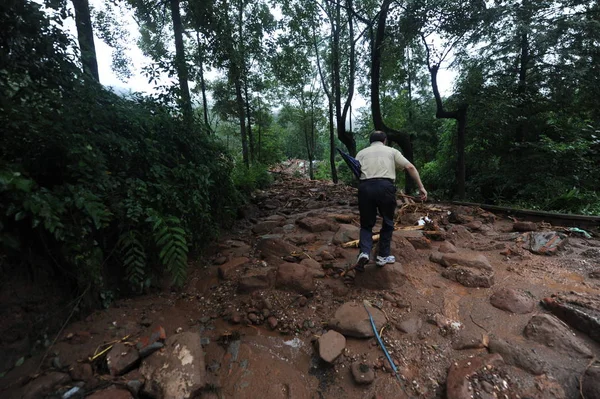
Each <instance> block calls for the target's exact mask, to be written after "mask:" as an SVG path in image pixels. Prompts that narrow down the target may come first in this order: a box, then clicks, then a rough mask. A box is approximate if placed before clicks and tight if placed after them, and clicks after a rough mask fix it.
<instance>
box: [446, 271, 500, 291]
mask: <svg viewBox="0 0 600 399" xmlns="http://www.w3.org/2000/svg"><path fill="white" fill-rule="evenodd" d="M442 276H443V277H445V278H447V279H448V280H452V281H456V282H457V283H459V284H462V285H464V286H465V287H483V288H489V287H491V286H492V285H494V273H492V272H489V271H483V270H479V269H473V268H470V267H460V266H451V267H448V268H446V269H445V270H444V271H443V272H442Z"/></svg>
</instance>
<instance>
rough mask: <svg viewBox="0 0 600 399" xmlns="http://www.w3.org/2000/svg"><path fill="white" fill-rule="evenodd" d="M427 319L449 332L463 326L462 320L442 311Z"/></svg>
mask: <svg viewBox="0 0 600 399" xmlns="http://www.w3.org/2000/svg"><path fill="white" fill-rule="evenodd" d="M427 321H428V322H429V323H431V324H434V325H436V326H438V327H439V328H441V329H442V330H446V331H449V332H457V331H459V330H460V329H461V328H463V325H462V323H461V322H460V321H455V320H452V319H450V318H448V317H446V316H444V315H443V314H441V313H436V314H434V315H433V316H431V317H429V318H428V320H427Z"/></svg>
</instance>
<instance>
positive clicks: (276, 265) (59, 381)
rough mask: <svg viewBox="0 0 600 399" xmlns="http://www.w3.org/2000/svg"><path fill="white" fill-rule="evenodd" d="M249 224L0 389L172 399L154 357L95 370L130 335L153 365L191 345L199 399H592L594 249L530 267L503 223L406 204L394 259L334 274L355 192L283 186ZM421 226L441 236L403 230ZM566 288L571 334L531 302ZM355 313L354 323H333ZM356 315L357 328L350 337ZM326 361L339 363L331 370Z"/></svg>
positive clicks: (257, 207)
mask: <svg viewBox="0 0 600 399" xmlns="http://www.w3.org/2000/svg"><path fill="white" fill-rule="evenodd" d="M243 216H244V218H243V219H241V220H240V221H239V223H237V225H236V226H235V227H234V228H233V229H232V231H230V232H229V233H228V234H227V236H226V237H223V238H222V240H221V241H220V242H219V244H218V245H216V246H215V247H214V248H213V249H212V250H211V251H210V253H209V254H208V255H207V257H206V258H205V259H202V260H199V261H198V262H197V263H196V264H194V265H193V267H192V271H191V274H190V276H189V279H188V284H187V285H186V286H185V288H184V289H183V290H182V291H180V292H163V293H158V294H153V295H148V296H144V297H140V298H134V299H126V300H120V301H117V302H116V303H115V304H114V306H113V307H111V308H110V309H108V310H106V311H98V312H96V313H94V314H93V315H90V316H89V317H88V318H87V319H86V320H84V321H80V322H76V323H73V324H71V325H69V326H68V327H67V328H66V329H65V330H64V331H63V332H62V334H61V336H59V339H58V340H57V342H56V344H55V345H54V346H53V348H52V349H51V350H50V351H49V355H48V356H47V358H46V360H45V361H44V363H43V364H42V367H41V368H40V370H38V365H39V364H40V361H41V358H40V356H34V357H31V358H29V359H27V360H26V361H25V363H24V364H23V365H21V366H19V367H17V368H15V369H14V370H13V371H11V372H10V373H8V374H7V375H6V376H5V377H4V378H2V379H0V389H3V391H0V396H1V397H3V398H11V397H51V398H62V397H65V394H66V393H67V392H69V390H71V391H73V390H74V389H75V388H77V389H75V391H76V394H77V395H79V396H72V397H82V396H83V395H91V394H94V395H96V396H94V398H102V397H106V398H109V397H123V398H126V397H131V395H137V396H138V397H140V398H147V397H169V396H168V395H165V394H164V391H162V392H163V393H162V394H161V393H156V392H160V389H162V388H160V387H158V388H157V386H154V387H152V386H151V385H152V383H151V382H149V381H148V378H147V376H144V372H146V371H147V369H148V367H149V366H147V364H146V365H145V362H146V363H147V362H148V359H152V358H153V357H156V356H157V355H156V354H153V355H150V356H149V357H148V358H146V359H144V360H143V361H142V360H141V359H139V358H136V359H135V361H134V362H132V363H131V365H130V366H128V367H126V368H127V370H125V368H124V369H123V370H122V373H120V372H119V373H116V374H122V375H120V376H116V377H113V376H111V375H110V374H109V369H108V368H107V366H106V357H105V356H100V357H98V358H97V359H96V360H94V361H93V362H90V361H89V357H90V356H91V355H93V354H94V352H95V351H96V350H97V348H99V347H101V345H103V344H105V343H107V342H111V341H114V340H120V339H122V338H123V337H127V339H125V340H124V342H126V343H131V345H125V347H124V348H126V349H124V350H125V351H129V350H130V348H132V347H133V344H135V343H136V342H138V341H139V338H140V337H144V336H150V335H151V333H152V331H155V330H156V329H157V328H159V327H163V328H164V330H165V333H166V336H167V343H165V346H164V348H163V349H161V350H160V351H158V352H156V353H161V352H162V353H165V352H168V350H169V349H168V348H169V346H168V342H169V341H168V339H169V337H178V336H180V335H182V336H183V335H184V334H185V333H186V332H191V333H194V334H195V335H197V336H198V337H201V345H202V348H201V352H203V353H204V359H203V360H204V362H203V363H202V367H203V368H204V367H205V368H206V370H207V373H206V376H205V377H204V378H205V380H204V381H203V382H202V383H201V384H200V385H202V386H204V388H203V389H200V390H196V391H194V392H193V394H194V395H195V397H201V398H215V397H221V398H257V397H263V398H350V399H352V398H369V399H371V398H402V397H419V398H443V397H449V398H496V397H497V398H505V397H506V398H519V397H520V398H540V399H541V398H576V397H579V391H580V388H581V387H580V377H581V376H582V375H585V376H586V377H587V379H586V378H584V383H583V385H582V386H583V388H584V394H585V393H588V394H587V396H586V398H588V399H589V398H593V397H594V396H593V395H594V394H598V393H599V392H600V384H599V383H598V379H597V378H595V377H594V376H595V375H598V374H594V373H597V370H596V369H597V367H596V364H595V363H594V362H593V361H592V360H593V358H594V356H595V357H600V345H599V343H598V341H597V340H598V338H600V337H595V338H596V339H597V340H596V341H594V340H593V339H592V338H591V337H590V336H592V337H594V333H593V332H592V333H590V332H589V331H588V330H589V329H588V330H586V328H588V327H589V326H591V327H590V328H592V329H593V328H595V327H596V326H598V325H600V324H593V322H594V318H595V317H596V322H598V321H599V320H600V318H598V317H597V316H599V315H600V313H598V310H599V309H600V308H598V307H595V306H596V305H597V304H598V303H600V300H599V299H598V298H600V296H599V294H600V283H599V282H600V280H598V279H594V278H592V277H594V276H597V274H598V269H599V268H600V265H599V264H598V261H599V259H600V242H599V241H597V240H593V239H585V238H579V237H575V236H571V237H569V238H568V242H567V243H566V244H564V248H563V249H562V250H561V251H559V252H558V254H557V255H555V256H543V255H536V254H533V253H531V252H529V251H527V250H525V249H523V248H522V245H521V244H520V243H519V240H521V239H522V237H523V236H522V233H518V232H517V233H515V232H513V221H511V220H508V219H502V218H500V217H496V216H495V215H492V214H490V213H488V212H483V211H481V210H479V209H473V208H466V207H449V206H444V205H441V204H427V205H408V206H404V207H402V206H401V207H399V209H398V212H397V219H398V228H399V229H400V230H398V231H396V232H395V233H394V240H393V245H392V253H393V254H394V255H395V256H396V258H397V260H398V262H397V263H396V264H394V265H386V267H384V268H383V269H378V268H376V267H375V265H374V264H371V265H368V266H367V270H366V272H365V273H361V274H359V275H355V273H354V272H349V273H347V274H345V275H344V276H341V272H342V271H343V270H345V269H347V268H348V267H349V266H350V265H352V263H353V261H354V260H355V258H356V255H357V250H356V249H354V248H344V247H343V246H342V244H343V243H346V242H348V241H352V240H354V239H357V238H358V213H357V206H356V193H355V190H354V189H352V188H350V187H345V186H336V185H333V184H328V183H324V182H318V181H307V180H302V179H297V178H293V177H291V176H287V175H285V174H278V175H277V179H276V182H275V184H273V186H272V187H270V188H269V189H268V190H267V191H265V192H260V193H257V195H256V196H255V198H254V201H253V203H252V204H250V205H248V206H247V207H246V208H245V209H244V211H243ZM424 216H428V217H429V218H431V219H432V220H433V222H434V223H433V224H432V225H428V227H427V228H428V229H429V228H431V229H437V231H438V232H441V235H442V236H443V239H441V240H430V239H428V238H427V237H436V238H438V236H439V235H435V234H428V233H424V232H423V231H419V230H411V229H407V228H411V226H414V225H415V222H416V221H417V220H419V219H420V218H422V217H424ZM544 227H545V229H544V230H545V231H556V230H557V229H556V228H553V227H552V226H544ZM376 230H377V228H376ZM558 230H560V229H558ZM432 260H434V261H432ZM594 273H596V274H594ZM457 281H459V282H457ZM572 291H573V292H577V293H580V294H581V295H580V296H579V297H577V298H576V299H573V298H571V297H569V298H570V299H568V300H567V299H561V298H558V299H557V300H558V301H559V302H560V301H563V302H564V303H569V304H573V303H576V305H577V306H576V310H577V309H579V310H581V309H583V314H587V315H588V316H589V317H588V319H585V317H584V319H585V320H587V321H586V322H582V321H581V318H579V319H577V320H573V317H570V316H569V314H567V316H565V314H566V313H565V311H564V308H556V309H559V310H557V311H555V313H556V314H558V315H561V318H562V319H563V320H567V321H570V323H569V324H570V326H568V325H567V324H565V323H563V322H561V321H559V320H558V319H557V318H556V317H554V316H551V315H550V311H549V310H547V309H546V308H544V307H542V305H541V304H540V301H541V300H542V299H543V298H546V297H550V296H551V295H553V294H559V293H569V292H572ZM493 295H495V298H494V299H493V300H491V297H492V296H493ZM565 298H566V297H565ZM364 300H368V301H369V302H370V303H371V304H373V305H374V307H372V308H371V310H372V311H373V312H377V314H380V317H382V321H381V323H380V324H379V325H378V330H379V331H380V332H381V334H382V337H383V340H384V343H385V345H386V348H387V350H388V351H389V353H390V355H391V357H392V359H393V360H394V362H395V363H396V366H397V370H398V375H397V377H398V379H397V378H395V376H394V375H393V373H392V372H391V367H390V364H389V363H388V362H387V360H386V359H385V356H384V353H383V352H382V350H381V348H380V347H379V346H378V345H377V341H376V339H375V338H373V337H367V338H355V336H356V334H362V332H357V331H359V330H361V328H363V329H364V323H365V315H366V312H365V310H364V307H363V301H364ZM492 302H494V305H492ZM563 302H560V303H563ZM586 304H587V305H586ZM350 305H351V311H352V312H353V313H352V314H350V315H349V316H344V318H343V319H344V320H337V319H336V312H338V311H339V309H340V308H341V307H343V306H350ZM588 305H589V306H588ZM352 306H353V307H352ZM573 306H575V305H573ZM586 306H587V307H586ZM499 307H502V308H504V309H500V308H499ZM506 309H508V310H506ZM561 312H562V313H561ZM586 312H587V313H586ZM575 313H577V312H575ZM578 314H579V313H578ZM354 316H356V317H358V318H359V319H360V318H361V317H362V319H361V320H359V321H356V322H354V324H352V322H349V320H351V319H352V317H354ZM337 318H338V319H339V314H338V316H337ZM336 320H337V321H336ZM590 320H591V321H590ZM346 322H348V323H346ZM361 323H362V324H361ZM586 323H587V324H586ZM343 324H350V325H343ZM586 326H587V327H586ZM369 328H370V325H367V331H368V330H369ZM577 328H579V329H581V330H583V331H588V333H585V332H581V331H578V330H577ZM330 329H335V330H337V331H339V332H341V333H342V334H343V335H344V336H345V337H344V338H345V344H344V345H343V347H342V348H343V349H341V350H340V349H339V348H337V346H336V345H337V344H336V343H335V342H333V341H328V340H325V338H323V336H324V334H325V333H326V332H327V331H329V330H330ZM361 331H362V330H361ZM371 332H372V330H371ZM599 335H600V333H599ZM163 341H164V338H162V339H159V340H158V342H160V343H161V344H160V345H162V342H163ZM317 343H318V344H319V345H320V348H319V347H318V345H317ZM160 345H159V346H160ZM320 350H321V352H323V351H325V352H332V353H333V352H335V351H336V350H338V351H339V352H341V354H339V356H337V357H336V358H335V360H332V361H331V362H330V363H328V362H325V361H324V360H323V359H321V357H320V356H319V353H320V352H319V351H320ZM136 353H137V352H136ZM336 355H337V354H336ZM140 362H141V363H142V367H140V368H139V369H138V366H139V364H140ZM361 364H362V368H361ZM590 365H591V366H590ZM90 366H91V367H90ZM353 366H354V367H355V368H356V369H357V370H359V371H358V372H357V375H356V376H353V373H352V371H351V369H352V368H353ZM588 366H589V367H588ZM128 369H133V371H128ZM586 372H587V374H586ZM34 377H37V378H34ZM586 381H587V382H586ZM358 382H363V384H359V383H358ZM7 387H8V389H7ZM125 389H127V390H125ZM157 390H158V391H157ZM129 392H133V393H132V394H130V393H129ZM27 395H29V396H27ZM32 395H33V396H32ZM36 395H37V396H36ZM101 395H107V396H101ZM119 395H122V396H119ZM171 397H176V396H171ZM596 397H599V396H596Z"/></svg>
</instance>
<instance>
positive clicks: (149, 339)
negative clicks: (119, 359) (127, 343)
mask: <svg viewBox="0 0 600 399" xmlns="http://www.w3.org/2000/svg"><path fill="white" fill-rule="evenodd" d="M165 339H167V333H166V332H165V329H164V328H163V327H162V326H158V327H156V328H155V329H154V331H152V333H151V334H150V336H144V337H141V338H140V339H139V341H138V343H137V344H136V345H135V347H136V348H137V350H138V352H139V354H140V357H142V358H144V357H146V356H149V355H151V354H152V353H153V352H155V351H157V350H159V349H160V348H162V347H163V346H164V344H163V343H164V341H165Z"/></svg>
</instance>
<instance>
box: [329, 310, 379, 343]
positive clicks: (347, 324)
mask: <svg viewBox="0 0 600 399" xmlns="http://www.w3.org/2000/svg"><path fill="white" fill-rule="evenodd" d="M369 312H370V313H371V316H372V317H373V321H374V322H375V326H376V327H377V330H379V329H381V327H383V326H384V324H385V323H386V318H385V315H384V314H383V312H381V311H380V310H379V309H377V308H374V307H372V306H371V307H369ZM329 327H330V328H332V329H334V330H336V331H338V332H339V333H341V334H343V335H345V336H347V337H354V338H370V337H373V336H375V334H374V333H373V328H372V327H371V321H370V320H369V315H368V313H367V311H366V310H365V308H364V306H363V304H362V303H361V304H358V303H355V302H346V303H344V304H343V305H342V306H340V307H339V308H338V309H337V310H336V312H335V315H334V316H333V319H332V320H331V321H330V322H329Z"/></svg>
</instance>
